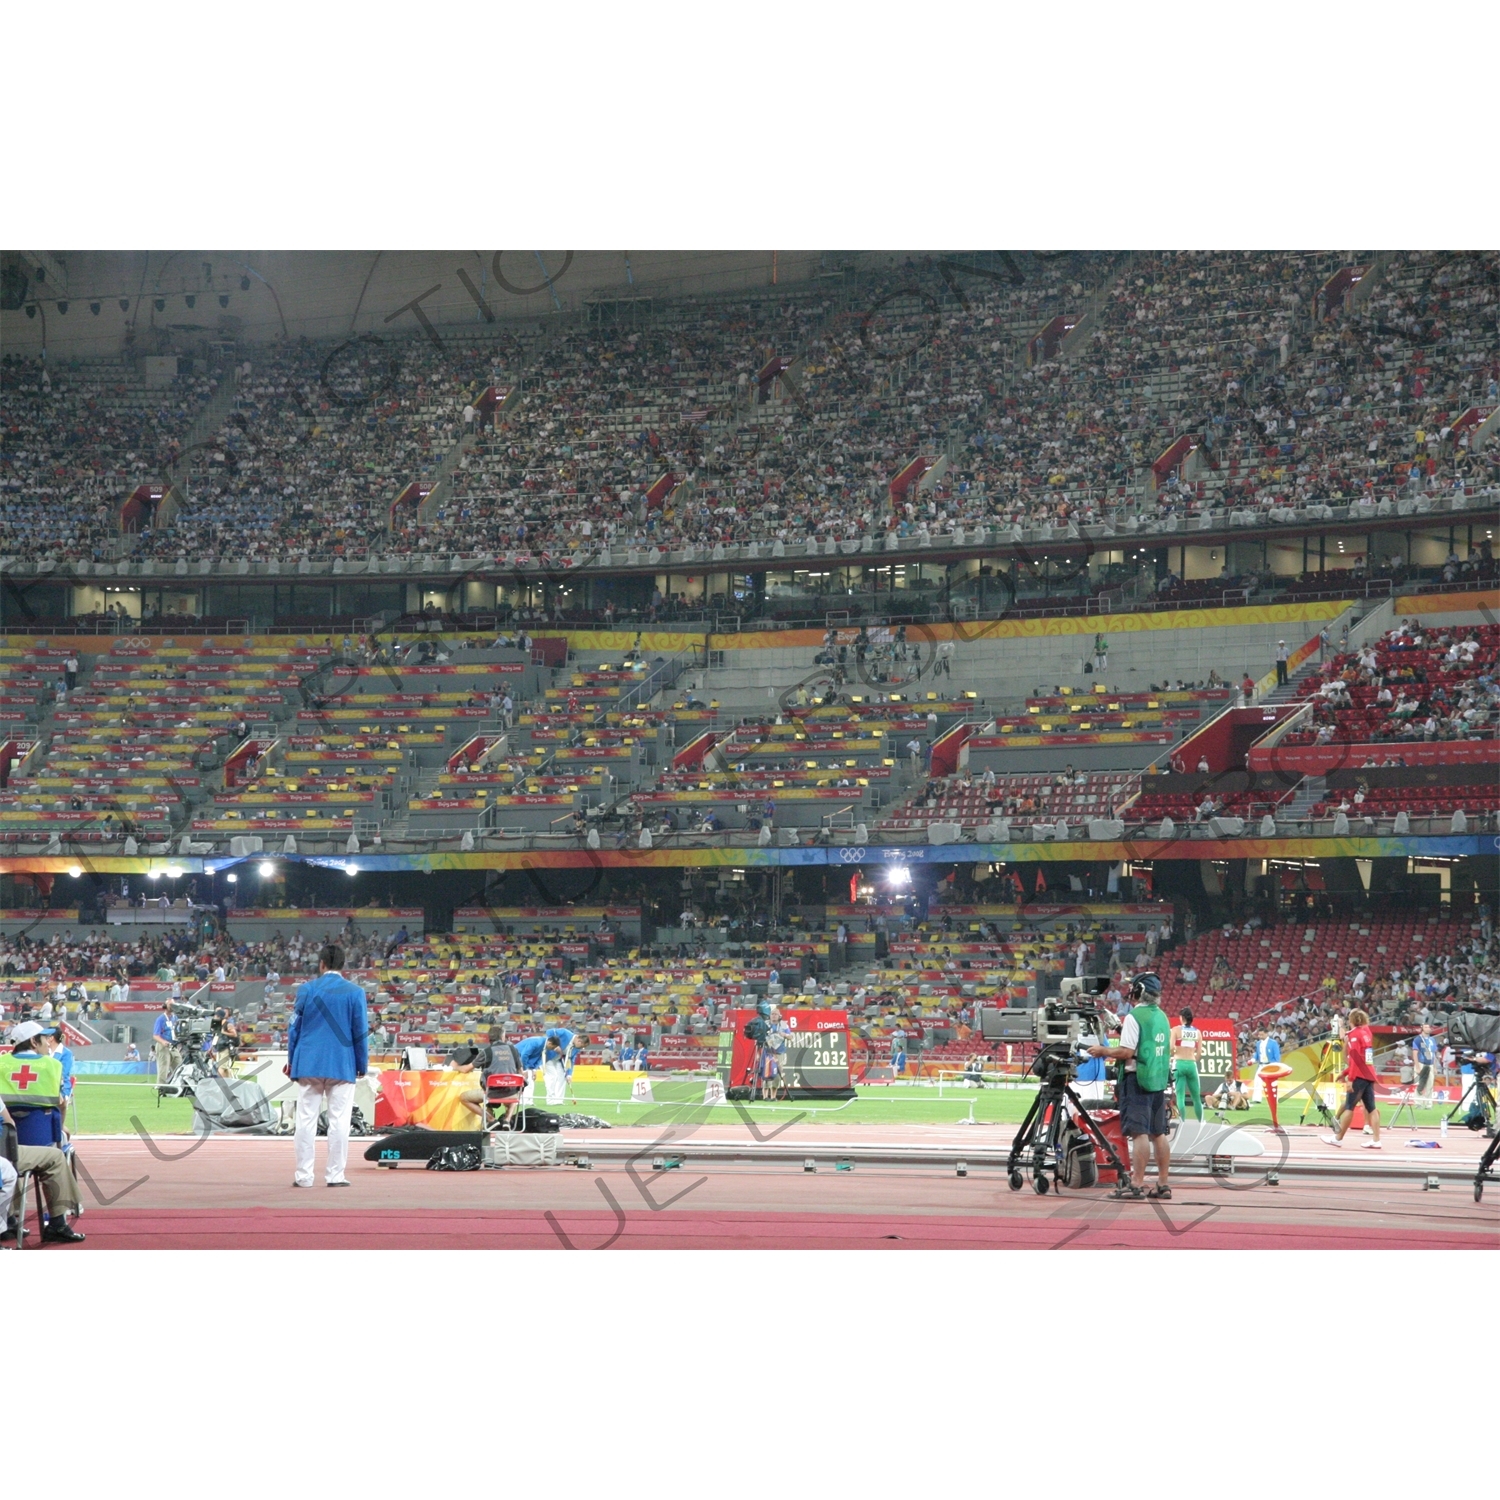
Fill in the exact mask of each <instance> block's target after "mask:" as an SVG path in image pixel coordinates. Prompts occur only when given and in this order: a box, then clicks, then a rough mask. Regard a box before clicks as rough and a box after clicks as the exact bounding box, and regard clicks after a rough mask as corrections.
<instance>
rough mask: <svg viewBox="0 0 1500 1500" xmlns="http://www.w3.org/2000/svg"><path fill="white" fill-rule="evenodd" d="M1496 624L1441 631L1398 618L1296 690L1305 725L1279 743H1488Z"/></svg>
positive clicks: (1498, 695) (1499, 640)
mask: <svg viewBox="0 0 1500 1500" xmlns="http://www.w3.org/2000/svg"><path fill="white" fill-rule="evenodd" d="M1497 664H1500V626H1494V625H1483V626H1455V627H1453V628H1451V629H1442V628H1438V627H1433V626H1424V625H1423V624H1421V622H1420V621H1412V620H1403V621H1402V622H1401V624H1400V625H1398V626H1397V627H1396V628H1395V629H1393V630H1389V631H1387V632H1386V633H1385V634H1384V635H1383V636H1381V637H1380V639H1379V640H1377V641H1373V642H1370V643H1367V644H1366V645H1364V646H1362V647H1360V648H1359V649H1358V650H1357V651H1352V652H1350V651H1344V652H1339V653H1338V654H1337V655H1335V656H1334V657H1333V658H1332V659H1331V660H1330V661H1328V662H1325V663H1324V665H1323V666H1322V667H1321V668H1320V669H1319V670H1318V672H1317V673H1315V674H1314V675H1312V676H1311V677H1309V678H1308V680H1307V681H1306V682H1304V683H1303V684H1302V685H1301V687H1300V688H1299V696H1301V697H1302V698H1305V699H1308V700H1310V703H1311V714H1312V719H1311V724H1310V725H1309V726H1308V727H1306V728H1303V727H1300V726H1299V728H1297V729H1296V730H1293V731H1292V732H1291V733H1289V734H1288V735H1287V736H1286V737H1285V740H1284V742H1283V743H1285V744H1288V745H1297V744H1315V745H1328V744H1389V743H1395V744H1409V743H1418V742H1427V741H1434V740H1476V739H1489V738H1493V736H1494V734H1495V727H1496V723H1497V719H1500V681H1497V671H1496V669H1497Z"/></svg>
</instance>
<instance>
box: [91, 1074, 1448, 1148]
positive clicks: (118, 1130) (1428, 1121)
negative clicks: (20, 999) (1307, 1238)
mask: <svg viewBox="0 0 1500 1500" xmlns="http://www.w3.org/2000/svg"><path fill="white" fill-rule="evenodd" d="M705 1082H706V1080H705V1079H704V1078H685V1077H675V1078H670V1077H661V1078H653V1079H652V1080H651V1091H652V1095H653V1100H652V1102H650V1103H647V1102H646V1101H644V1100H634V1099H632V1098H631V1097H630V1084H628V1083H624V1082H621V1083H611V1082H599V1083H592V1082H591V1083H578V1084H577V1085H576V1086H575V1087H574V1089H572V1090H570V1092H569V1094H568V1098H567V1101H566V1103H564V1104H563V1105H562V1106H560V1108H561V1109H563V1110H568V1111H575V1112H577V1113H580V1114H590V1115H597V1116H598V1117H599V1118H600V1119H601V1120H603V1121H604V1122H605V1123H606V1124H607V1125H648V1126H649V1125H665V1124H671V1123H680V1124H710V1123H717V1122H720V1121H722V1122H724V1123H726V1124H728V1123H730V1122H732V1121H733V1120H735V1119H736V1118H737V1117H738V1110H737V1108H736V1107H735V1106H733V1105H729V1106H726V1105H711V1106H705V1105H704V1103H703V1092H704V1084H705ZM857 1093H858V1097H856V1098H854V1099H849V1100H828V1101H827V1102H821V1101H818V1100H809V1101H806V1102H803V1101H797V1102H793V1103H784V1104H782V1103H777V1104H762V1103H759V1102H755V1103H750V1104H744V1105H740V1106H739V1107H738V1108H740V1109H744V1110H746V1111H747V1112H748V1113H749V1115H750V1117H751V1118H752V1119H756V1120H761V1121H764V1122H765V1123H766V1125H767V1126H768V1127H771V1128H774V1127H775V1126H776V1125H779V1124H786V1123H787V1122H788V1121H791V1120H796V1121H797V1123H799V1124H807V1125H820V1126H825V1127H829V1128H832V1127H834V1126H839V1127H842V1126H858V1125H956V1124H958V1123H960V1122H964V1121H972V1122H973V1123H974V1124H976V1125H1000V1124H1019V1123H1020V1121H1021V1119H1022V1118H1023V1117H1024V1115H1025V1113H1026V1111H1027V1109H1028V1108H1029V1107H1030V1105H1031V1101H1032V1099H1033V1098H1034V1097H1035V1093H1034V1091H1033V1090H1031V1089H1024V1088H983V1089H971V1088H963V1087H951V1086H950V1087H945V1088H944V1089H943V1091H942V1094H941V1095H939V1092H938V1089H937V1086H936V1085H933V1084H889V1085H872V1086H867V1087H863V1088H860V1089H859V1090H858V1091H857ZM76 1098H77V1105H76V1110H77V1112H76V1114H75V1116H74V1132H75V1134H77V1135H80V1136H86V1135H132V1134H135V1133H136V1132H137V1131H138V1130H144V1131H146V1132H148V1133H150V1134H153V1135H154V1134H166V1135H182V1134H187V1133H188V1132H190V1131H191V1129H192V1123H193V1108H192V1105H191V1103H189V1101H187V1100H186V1099H163V1100H162V1101H161V1102H160V1104H159V1105H158V1103H157V1099H156V1089H155V1086H154V1085H153V1084H151V1083H149V1082H145V1081H142V1080H139V1079H134V1078H121V1079H112V1078H80V1079H79V1081H78V1087H77V1095H76ZM538 1102H540V1101H538ZM1302 1105H1303V1100H1302V1099H1301V1098H1300V1097H1298V1098H1294V1099H1292V1100H1290V1101H1286V1102H1284V1103H1283V1104H1282V1106H1281V1119H1282V1122H1283V1123H1284V1124H1287V1125H1295V1124H1297V1123H1298V1122H1299V1120H1300V1119H1301V1116H1302ZM1449 1107H1450V1106H1446V1105H1445V1106H1443V1107H1441V1108H1433V1109H1419V1110H1418V1111H1417V1121H1416V1122H1417V1124H1418V1125H1419V1126H1421V1127H1423V1128H1426V1129H1431V1130H1433V1131H1436V1129H1437V1126H1438V1122H1439V1120H1440V1119H1441V1118H1442V1117H1443V1115H1444V1114H1446V1112H1447V1110H1448V1108H1449ZM1225 1118H1226V1119H1227V1120H1228V1121H1229V1122H1230V1123H1231V1124H1235V1125H1250V1126H1256V1125H1262V1126H1263V1125H1269V1124H1270V1123H1271V1115H1270V1111H1269V1110H1267V1109H1266V1107H1265V1106H1264V1105H1254V1106H1252V1107H1251V1108H1250V1109H1249V1110H1240V1111H1234V1112H1231V1113H1229V1114H1228V1115H1226V1116H1225ZM1384 1118H1385V1120H1386V1122H1387V1123H1389V1120H1390V1118H1391V1111H1390V1110H1386V1111H1385V1112H1384ZM1408 1118H1409V1117H1408V1114H1407V1112H1406V1111H1404V1110H1403V1111H1402V1116H1401V1122H1402V1124H1403V1125H1405V1124H1406V1123H1407V1122H1408ZM1306 1123H1308V1124H1310V1125H1316V1124H1317V1123H1318V1120H1317V1116H1316V1114H1315V1113H1314V1112H1312V1111H1309V1112H1308V1116H1307V1121H1306Z"/></svg>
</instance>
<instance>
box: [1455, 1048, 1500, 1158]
mask: <svg viewBox="0 0 1500 1500" xmlns="http://www.w3.org/2000/svg"><path fill="white" fill-rule="evenodd" d="M1473 1062H1474V1081H1473V1083H1471V1084H1470V1085H1469V1086H1468V1088H1466V1089H1465V1090H1464V1091H1463V1093H1462V1094H1461V1095H1460V1096H1459V1100H1458V1103H1457V1104H1455V1105H1454V1106H1453V1108H1452V1109H1450V1110H1449V1111H1448V1118H1449V1120H1452V1119H1453V1117H1454V1116H1455V1115H1456V1114H1457V1113H1458V1112H1459V1110H1461V1109H1462V1108H1463V1107H1464V1103H1465V1101H1466V1100H1469V1099H1472V1100H1473V1103H1472V1104H1470V1106H1469V1108H1470V1109H1471V1110H1472V1109H1473V1108H1474V1107H1475V1106H1476V1105H1477V1106H1478V1108H1479V1111H1480V1113H1481V1114H1482V1115H1483V1116H1484V1130H1485V1134H1486V1135H1488V1136H1489V1137H1490V1138H1491V1139H1492V1140H1493V1139H1497V1137H1496V1134H1495V1091H1494V1089H1493V1088H1491V1086H1490V1078H1491V1074H1490V1065H1489V1064H1488V1063H1485V1062H1481V1061H1480V1060H1479V1059H1478V1058H1477V1057H1476V1058H1475V1059H1474V1060H1473Z"/></svg>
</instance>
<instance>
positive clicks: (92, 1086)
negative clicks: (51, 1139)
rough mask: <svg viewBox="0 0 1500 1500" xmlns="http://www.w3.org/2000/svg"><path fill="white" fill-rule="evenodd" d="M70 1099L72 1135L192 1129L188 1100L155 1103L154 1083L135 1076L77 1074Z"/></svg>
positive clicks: (173, 1132)
mask: <svg viewBox="0 0 1500 1500" xmlns="http://www.w3.org/2000/svg"><path fill="white" fill-rule="evenodd" d="M73 1100H74V1103H73V1116H72V1119H71V1121H70V1122H69V1123H70V1125H71V1127H72V1131H73V1134H74V1135H79V1136H83V1135H135V1134H136V1133H137V1132H138V1131H140V1130H144V1131H146V1132H147V1133H148V1134H150V1135H186V1134H188V1133H189V1132H190V1131H191V1130H192V1128H193V1105H192V1101H191V1100H188V1099H163V1100H162V1101H161V1104H160V1105H159V1106H158V1104H157V1102H156V1085H155V1083H152V1082H148V1081H146V1080H145V1079H142V1078H139V1077H136V1078H129V1077H127V1078H118V1079H116V1078H90V1077H88V1076H84V1077H81V1078H79V1080H78V1082H77V1084H76V1085H75V1087H74V1090H73ZM137 1121H138V1122H139V1124H137V1123H136V1122H137Z"/></svg>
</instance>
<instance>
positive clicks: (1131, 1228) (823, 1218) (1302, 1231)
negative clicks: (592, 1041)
mask: <svg viewBox="0 0 1500 1500" xmlns="http://www.w3.org/2000/svg"><path fill="white" fill-rule="evenodd" d="M1174 1206H1175V1205H1162V1208H1161V1212H1160V1213H1158V1212H1156V1211H1155V1210H1154V1208H1153V1207H1152V1206H1151V1205H1140V1204H1132V1205H1113V1204H1112V1205H1110V1207H1111V1208H1118V1209H1119V1210H1121V1211H1120V1212H1118V1214H1117V1215H1116V1216H1108V1217H1103V1218H1100V1219H1099V1220H1097V1221H1096V1222H1092V1223H1082V1224H1080V1223H1078V1222H1077V1221H1076V1220H1068V1219H1062V1220H1059V1219H1058V1218H1056V1217H1048V1216H1046V1215H1038V1214H1026V1215H1015V1216H1006V1217H1003V1218H993V1217H992V1218H985V1217H981V1216H978V1215H967V1216H956V1215H901V1214H884V1215H882V1214H861V1213H825V1214H816V1213H781V1214H775V1215H773V1216H767V1215H765V1214H760V1213H725V1212H709V1213H695V1212H692V1211H690V1210H686V1209H680V1210H674V1209H668V1210H665V1211H664V1212H661V1213H652V1212H650V1211H648V1210H645V1209H642V1210H640V1211H638V1212H635V1213H628V1212H627V1213H625V1215H624V1217H623V1218H617V1217H616V1216H615V1215H614V1214H612V1213H588V1214H580V1213H567V1214H561V1215H557V1214H551V1215H549V1214H547V1213H538V1212H535V1211H531V1210H525V1209H515V1210H505V1209H498V1210H489V1211H479V1212H471V1213H462V1212H427V1213H421V1214H416V1213H412V1212H409V1211H402V1210H399V1209H375V1210H368V1211H360V1210H342V1211H341V1210H337V1209H334V1210H328V1211H320V1210H317V1209H306V1210H302V1211H300V1212H299V1211H298V1210H295V1209H283V1210H271V1211H265V1210H259V1211H255V1212H247V1211H244V1210H231V1209H187V1210H179V1211H177V1212H175V1213H173V1214H171V1215H170V1217H169V1218H168V1219H165V1220H164V1218H163V1216H162V1215H161V1214H159V1213H155V1212H152V1211H151V1210H136V1209H120V1210H114V1211H109V1210H106V1211H104V1212H101V1213H97V1214H88V1215H86V1216H85V1220H84V1223H85V1225H86V1227H87V1229H88V1232H89V1238H88V1245H89V1246H90V1247H92V1248H94V1249H115V1250H167V1249H193V1250H596V1249H619V1250H1048V1249H1054V1250H1056V1249H1077V1250H1099V1249H1125V1250H1167V1249H1174V1248H1188V1249H1193V1250H1243V1249H1247V1248H1251V1247H1253V1248H1255V1249H1259V1250H1417V1249H1427V1250H1433V1249H1455V1250H1456V1249H1476V1248H1480V1247H1479V1246H1478V1245H1476V1236H1475V1235H1473V1234H1464V1233H1453V1232H1438V1231H1434V1230H1433V1229H1432V1228H1431V1227H1429V1226H1413V1227H1411V1228H1410V1229H1400V1228H1392V1229H1386V1230H1381V1231H1373V1232H1372V1231H1371V1230H1370V1229H1367V1228H1357V1227H1353V1226H1350V1225H1324V1224H1295V1223H1287V1224H1274V1225H1260V1226H1257V1227H1256V1228H1255V1229H1254V1230H1253V1231H1250V1232H1247V1229H1246V1227H1245V1225H1244V1224H1242V1223H1240V1222H1236V1221H1234V1220H1230V1219H1225V1220H1223V1221H1222V1222H1220V1223H1217V1224H1216V1223H1215V1222H1214V1221H1215V1219H1217V1218H1218V1217H1219V1210H1218V1208H1217V1206H1216V1205H1212V1204H1210V1205H1209V1206H1208V1208H1207V1209H1206V1210H1205V1209H1203V1208H1201V1207H1198V1206H1191V1207H1187V1206H1180V1207H1177V1211H1176V1213H1175V1215H1174V1214H1173V1213H1172V1209H1173V1207H1174ZM1127 1209H1128V1211H1125V1210H1127Z"/></svg>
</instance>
